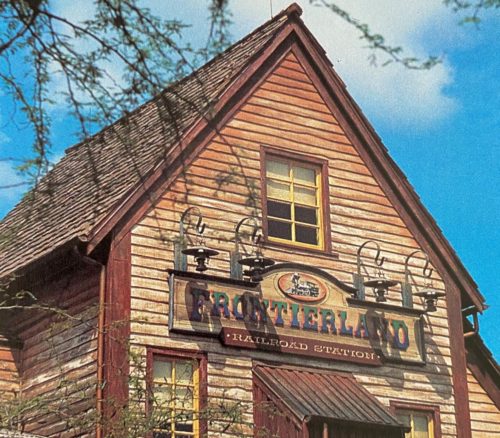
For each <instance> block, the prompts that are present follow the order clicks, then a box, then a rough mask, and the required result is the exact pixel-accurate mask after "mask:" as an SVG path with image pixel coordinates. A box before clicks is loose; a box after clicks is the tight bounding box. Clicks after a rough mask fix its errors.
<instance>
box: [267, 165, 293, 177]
mask: <svg viewBox="0 0 500 438" xmlns="http://www.w3.org/2000/svg"><path fill="white" fill-rule="evenodd" d="M266 168H267V172H266V174H267V176H268V177H270V178H277V179H286V180H289V179H290V170H289V168H288V164H287V163H282V162H281V161H272V160H270V161H268V162H267V164H266Z"/></svg>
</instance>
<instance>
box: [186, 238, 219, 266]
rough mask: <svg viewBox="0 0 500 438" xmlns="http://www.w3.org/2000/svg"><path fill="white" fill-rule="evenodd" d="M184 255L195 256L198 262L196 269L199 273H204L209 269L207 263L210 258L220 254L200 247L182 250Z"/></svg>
mask: <svg viewBox="0 0 500 438" xmlns="http://www.w3.org/2000/svg"><path fill="white" fill-rule="evenodd" d="M182 253H183V254H186V255H187V256H193V257H194V260H195V262H196V268H195V269H196V270H197V271H198V272H204V271H206V270H207V269H208V266H207V263H208V261H209V260H210V257H215V256H216V255H217V254H219V251H216V250H215V249H210V248H207V247H206V246H201V245H200V246H193V247H191V248H186V249H184V250H182Z"/></svg>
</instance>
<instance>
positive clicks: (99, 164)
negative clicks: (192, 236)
mask: <svg viewBox="0 0 500 438" xmlns="http://www.w3.org/2000/svg"><path fill="white" fill-rule="evenodd" d="M295 11H296V9H295V8H289V9H288V10H286V11H283V12H282V13H280V14H279V15H277V16H276V17H275V18H274V19H273V20H270V21H268V22H267V23H265V24H264V25H262V26H260V27H259V28H257V29H256V30H255V31H253V32H252V33H251V34H249V35H248V36H246V37H245V38H243V39H242V40H241V41H239V42H238V43H236V44H234V45H233V46H231V47H230V48H228V49H227V50H226V51H225V52H223V53H222V54H220V55H219V56H217V57H216V58H214V59H213V60H211V61H210V62H208V63H207V64H206V65H204V66H203V67H201V68H200V69H199V70H197V71H195V72H193V73H192V74H191V75H189V76H188V77H186V78H184V79H183V80H181V81H179V82H177V83H175V84H173V85H172V86H170V87H168V88H167V89H166V90H165V91H164V92H163V93H162V94H160V95H159V96H157V97H155V98H154V99H152V100H151V101H149V102H147V103H146V104H144V105H142V106H141V107H139V108H138V109H137V110H135V111H134V112H133V113H132V114H131V115H129V116H128V117H124V118H123V119H121V120H119V121H118V122H116V123H115V124H113V125H111V126H109V127H107V128H105V129H104V130H103V131H101V132H100V133H98V134H96V135H94V136H93V137H91V138H90V139H88V140H86V141H84V142H82V143H80V144H77V145H76V146H73V147H71V148H69V149H68V150H67V151H66V154H65V156H64V157H63V158H62V159H61V161H60V162H59V163H58V164H57V165H56V166H55V167H54V169H53V170H51V171H50V172H49V173H48V174H47V176H46V177H45V178H43V180H42V181H41V182H40V184H39V185H38V186H37V187H36V188H34V189H33V190H31V191H30V192H29V193H28V194H27V195H26V196H25V197H24V199H23V200H22V201H21V202H20V203H19V204H18V205H17V206H16V207H15V208H14V209H13V210H12V211H11V212H10V213H8V214H7V216H6V217H5V218H4V219H3V221H2V222H1V224H0V277H4V276H6V275H8V274H11V273H13V272H14V271H17V270H19V269H20V268H23V267H25V266H27V265H28V264H29V263H31V262H33V261H35V260H37V259H39V258H40V257H43V256H44V255H46V254H48V253H50V252H51V251H53V250H55V249H56V248H58V247H60V246H61V245H63V244H65V243H68V242H71V241H74V240H75V239H76V240H80V241H85V240H86V239H87V237H88V236H89V233H90V232H91V230H92V229H93V227H94V226H95V225H96V224H98V223H99V222H100V221H101V220H102V219H103V217H104V216H106V214H107V213H108V212H109V210H110V209H112V207H113V206H115V204H116V203H117V202H118V201H119V200H120V199H121V198H122V197H123V196H124V195H125V194H126V193H127V192H128V191H129V190H130V189H131V188H133V187H134V186H136V185H137V184H138V183H141V181H143V180H144V179H145V178H146V176H147V175H148V173H149V172H150V171H151V169H152V168H154V167H155V166H156V165H157V164H158V163H159V162H160V161H162V160H163V159H165V158H166V157H167V156H168V155H169V153H170V151H171V148H172V146H173V145H174V144H175V143H176V142H178V141H179V139H181V138H182V136H183V135H184V133H185V132H186V131H187V130H188V128H189V127H190V126H192V125H193V123H194V122H195V121H196V120H198V119H199V118H201V117H203V116H204V115H205V114H206V113H207V112H208V111H210V108H211V105H212V104H213V102H214V101H216V100H217V98H218V97H219V96H220V94H221V93H222V92H223V91H224V90H225V89H226V88H227V87H228V85H229V84H230V83H231V81H232V80H233V79H234V78H235V77H237V76H238V74H239V73H240V72H241V70H242V69H243V68H244V66H245V65H246V64H248V62H249V60H250V59H251V58H252V57H253V56H254V55H255V54H256V53H258V52H259V50H261V49H262V47H264V46H265V45H266V43H268V42H269V41H270V40H271V39H272V38H273V36H275V35H276V32H277V30H278V29H279V28H280V27H282V26H283V25H284V24H285V23H286V21H287V15H288V14H291V13H294V12H295Z"/></svg>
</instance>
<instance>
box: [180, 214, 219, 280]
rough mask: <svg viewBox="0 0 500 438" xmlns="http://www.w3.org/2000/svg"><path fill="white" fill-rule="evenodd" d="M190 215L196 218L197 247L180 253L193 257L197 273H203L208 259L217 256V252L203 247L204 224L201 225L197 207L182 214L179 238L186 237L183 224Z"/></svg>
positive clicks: (200, 216)
mask: <svg viewBox="0 0 500 438" xmlns="http://www.w3.org/2000/svg"><path fill="white" fill-rule="evenodd" d="M190 215H194V216H197V217H198V221H197V223H196V226H195V229H196V238H197V245H195V246H192V247H188V248H184V249H182V250H181V253H182V254H183V255H185V256H193V257H194V260H195V262H196V268H195V269H196V270H197V271H198V272H204V271H206V270H207V269H208V267H207V264H208V261H209V260H210V257H215V256H216V255H217V254H219V251H216V250H215V249H210V248H207V247H206V246H205V245H204V241H203V233H204V232H205V224H204V223H203V216H202V215H201V212H200V210H199V209H198V208H197V207H190V208H188V209H187V210H186V211H185V212H184V213H183V214H182V216H181V220H180V225H181V228H180V229H181V238H182V239H184V238H185V237H186V234H187V233H186V231H187V230H186V229H185V222H186V219H187V218H188V216H190ZM186 228H187V227H186Z"/></svg>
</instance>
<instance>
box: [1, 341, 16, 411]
mask: <svg viewBox="0 0 500 438" xmlns="http://www.w3.org/2000/svg"><path fill="white" fill-rule="evenodd" d="M2 341H3V339H0V403H1V401H2V399H6V400H12V399H13V398H14V397H16V395H17V394H19V390H20V386H19V385H20V379H19V365H20V364H19V349H18V348H16V347H15V346H13V345H11V344H10V342H9V341H8V339H5V342H2Z"/></svg>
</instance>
